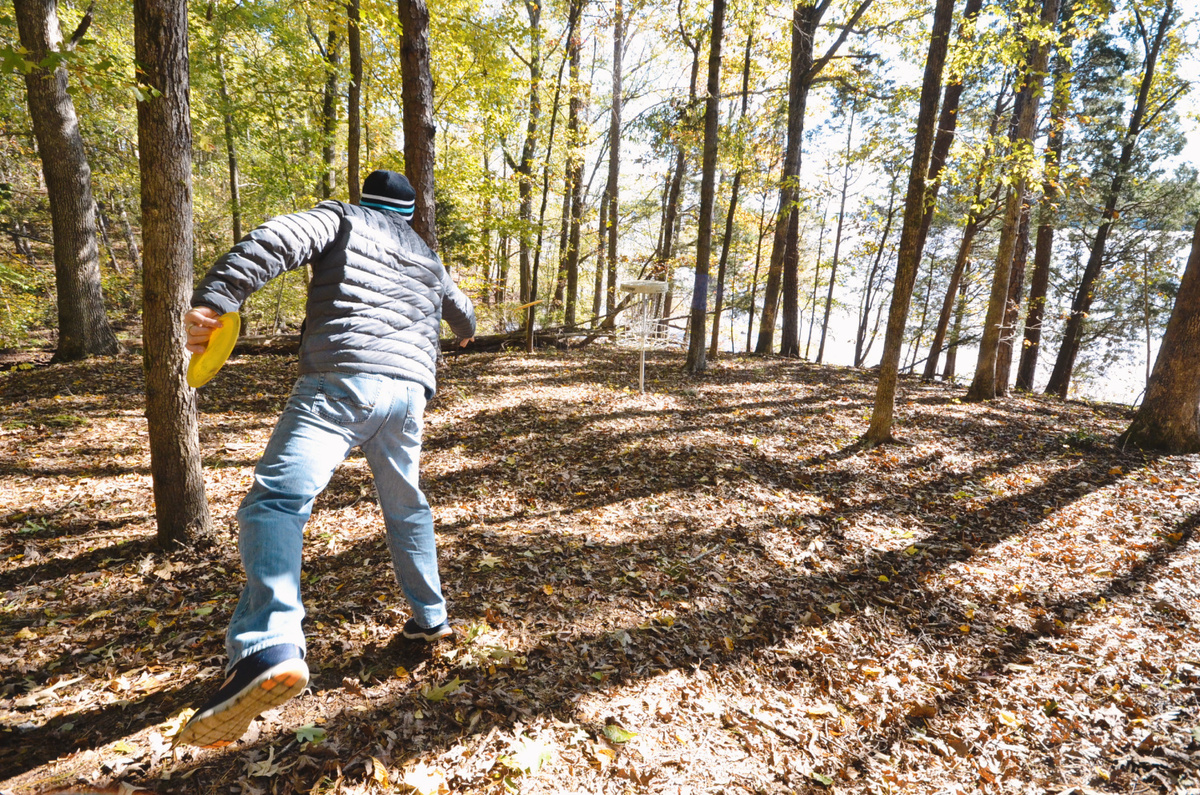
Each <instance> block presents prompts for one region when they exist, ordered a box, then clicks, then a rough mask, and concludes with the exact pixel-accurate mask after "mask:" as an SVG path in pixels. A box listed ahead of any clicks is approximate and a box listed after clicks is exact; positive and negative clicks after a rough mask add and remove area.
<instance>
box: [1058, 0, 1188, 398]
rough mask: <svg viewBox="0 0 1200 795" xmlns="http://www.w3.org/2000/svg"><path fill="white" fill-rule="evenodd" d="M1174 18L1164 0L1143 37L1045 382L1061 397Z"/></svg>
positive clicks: (1068, 384) (1170, 2) (1169, 0)
mask: <svg viewBox="0 0 1200 795" xmlns="http://www.w3.org/2000/svg"><path fill="white" fill-rule="evenodd" d="M1174 18H1175V13H1174V0H1167V3H1166V6H1165V7H1164V9H1163V14H1162V17H1161V19H1159V22H1158V28H1157V29H1156V31H1155V36H1154V40H1153V41H1152V42H1151V41H1148V40H1144V44H1145V47H1146V61H1145V68H1144V70H1143V72H1142V80H1141V83H1140V84H1139V86H1138V94H1137V99H1136V101H1135V102H1134V106H1133V110H1132V112H1131V113H1130V116H1129V126H1128V127H1127V128H1126V131H1125V136H1124V139H1123V140H1124V143H1123V144H1122V146H1121V157H1120V160H1119V161H1118V162H1117V170H1116V172H1115V173H1114V174H1113V179H1112V184H1111V185H1110V186H1109V189H1108V194H1107V196H1106V197H1105V202H1104V212H1103V213H1102V215H1101V217H1100V227H1099V228H1098V229H1097V230H1096V237H1095V238H1094V239H1093V240H1092V247H1091V251H1090V253H1089V254H1088V261H1087V266H1086V267H1085V268H1084V270H1083V278H1082V279H1081V280H1080V282H1079V287H1078V289H1077V290H1076V291H1075V299H1074V300H1073V301H1072V302H1071V314H1070V315H1069V316H1068V318H1067V327H1066V329H1065V330H1064V332H1063V341H1062V347H1060V348H1059V349H1058V358H1057V359H1056V360H1055V362H1054V371H1053V372H1052V373H1051V374H1050V382H1049V383H1048V384H1047V385H1046V394H1047V395H1058V396H1059V397H1060V398H1065V397H1066V396H1067V392H1068V390H1069V389H1070V388H1071V371H1072V370H1074V369H1075V357H1076V356H1078V355H1079V345H1080V343H1081V342H1082V339H1083V321H1084V319H1085V318H1086V317H1087V314H1088V310H1090V309H1091V308H1092V297H1093V293H1092V291H1093V288H1094V287H1095V284H1096V280H1097V279H1098V278H1099V277H1100V271H1101V269H1102V268H1103V267H1104V249H1105V246H1106V244H1107V243H1108V234H1109V232H1110V231H1111V230H1112V226H1113V222H1114V221H1116V219H1117V202H1118V201H1119V200H1120V198H1121V192H1122V190H1124V187H1125V177H1126V175H1127V174H1128V172H1129V166H1130V163H1131V162H1132V161H1133V153H1134V149H1135V148H1136V146H1137V139H1138V136H1139V135H1141V133H1142V124H1143V121H1144V120H1145V117H1146V109H1147V105H1148V104H1149V99H1150V89H1151V87H1152V86H1153V85H1154V69H1155V66H1156V65H1157V63H1158V56H1159V54H1160V52H1161V51H1162V47H1163V44H1164V42H1165V41H1166V38H1167V32H1168V31H1169V30H1170V28H1171V25H1172V24H1173V22H1174Z"/></svg>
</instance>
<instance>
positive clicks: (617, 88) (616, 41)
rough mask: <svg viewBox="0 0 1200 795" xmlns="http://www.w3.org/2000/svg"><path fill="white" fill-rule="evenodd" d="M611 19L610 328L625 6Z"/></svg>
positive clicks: (611, 320)
mask: <svg viewBox="0 0 1200 795" xmlns="http://www.w3.org/2000/svg"><path fill="white" fill-rule="evenodd" d="M613 13H614V18H613V63H612V114H611V116H610V117H609V127H608V187H607V188H605V190H604V195H605V198H606V199H607V200H608V252H607V255H606V258H607V261H608V267H607V272H608V288H607V290H605V297H606V303H607V306H608V314H607V316H606V317H605V318H604V322H603V323H601V327H603V328H613V327H614V326H616V323H617V233H618V227H619V226H620V216H619V215H618V210H619V205H620V202H619V195H620V181H619V180H620V176H621V102H622V99H621V90H622V89H621V55H622V52H623V51H624V49H625V6H624V3H623V2H622V0H616V3H615V6H614V12H613Z"/></svg>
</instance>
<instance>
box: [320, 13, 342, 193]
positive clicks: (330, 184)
mask: <svg viewBox="0 0 1200 795" xmlns="http://www.w3.org/2000/svg"><path fill="white" fill-rule="evenodd" d="M340 46H341V36H340V34H339V32H338V30H337V28H335V27H334V26H333V25H332V24H331V25H330V26H329V31H328V33H327V34H326V36H325V48H324V50H323V51H322V52H321V55H322V56H324V58H325V91H324V94H323V96H322V98H321V163H322V164H323V166H324V168H323V169H322V171H321V183H320V186H319V187H320V194H321V198H322V199H330V198H333V192H334V190H335V189H336V188H337V171H336V169H335V167H334V161H335V160H336V159H337V138H336V134H337V123H338V61H339V59H340V55H339V54H338V48H339V47H340Z"/></svg>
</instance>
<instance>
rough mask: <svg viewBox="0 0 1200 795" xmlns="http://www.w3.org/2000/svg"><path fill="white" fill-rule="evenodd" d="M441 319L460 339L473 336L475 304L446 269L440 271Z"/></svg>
mask: <svg viewBox="0 0 1200 795" xmlns="http://www.w3.org/2000/svg"><path fill="white" fill-rule="evenodd" d="M442 320H445V321H446V322H447V323H448V324H450V330H451V331H453V332H454V334H455V336H457V337H458V338H459V339H460V340H465V339H468V338H470V337H474V336H475V305H474V304H472V303H471V299H470V298H468V297H467V294H466V293H464V292H463V291H462V290H460V289H458V285H457V284H455V283H454V281H453V280H452V279H451V278H450V273H449V271H446V270H443V271H442Z"/></svg>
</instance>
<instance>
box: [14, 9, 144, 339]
mask: <svg viewBox="0 0 1200 795" xmlns="http://www.w3.org/2000/svg"><path fill="white" fill-rule="evenodd" d="M13 6H14V9H15V12H16V21H17V29H18V35H19V36H20V40H21V46H22V47H24V48H25V50H26V51H27V55H26V57H27V58H28V59H29V60H31V61H33V62H34V63H36V64H39V65H38V66H35V67H34V68H32V69H31V70H30V71H29V73H28V74H26V75H25V91H26V96H27V98H28V101H29V115H30V118H31V119H32V120H33V134H34V137H35V138H36V139H37V146H38V152H39V154H40V155H41V159H42V174H43V175H44V177H45V180H46V193H47V195H48V197H49V200H50V220H51V226H52V227H53V229H52V233H53V239H54V282H55V287H56V289H57V306H58V346H57V348H56V350H55V352H54V356H53V358H52V359H51V361H54V362H66V361H74V360H78V359H86V358H88V357H89V356H106V355H111V354H115V353H119V352H120V350H121V346H120V343H118V342H117V337H116V335H115V334H113V330H112V326H111V325H109V322H108V314H107V312H106V311H105V308H104V294H103V292H102V291H101V289H100V251H99V248H98V247H97V245H96V216H95V206H96V204H95V199H94V198H93V197H92V180H91V173H92V172H91V169H90V167H89V166H88V161H87V155H86V154H85V152H84V149H83V138H82V137H81V136H80V133H79V119H78V117H77V116H76V115H75V104H74V103H73V102H72V101H71V96H70V94H68V93H67V70H66V68H65V67H64V66H63V65H62V63H61V62H59V63H56V65H55V66H54V67H53V68H51V69H46V68H45V67H43V66H41V65H40V64H42V63H44V62H45V61H46V58H47V56H49V55H51V54H52V53H56V52H59V51H60V50H61V49H62V48H63V36H62V31H61V30H60V28H59V22H58V3H57V0H14V4H13Z"/></svg>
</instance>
